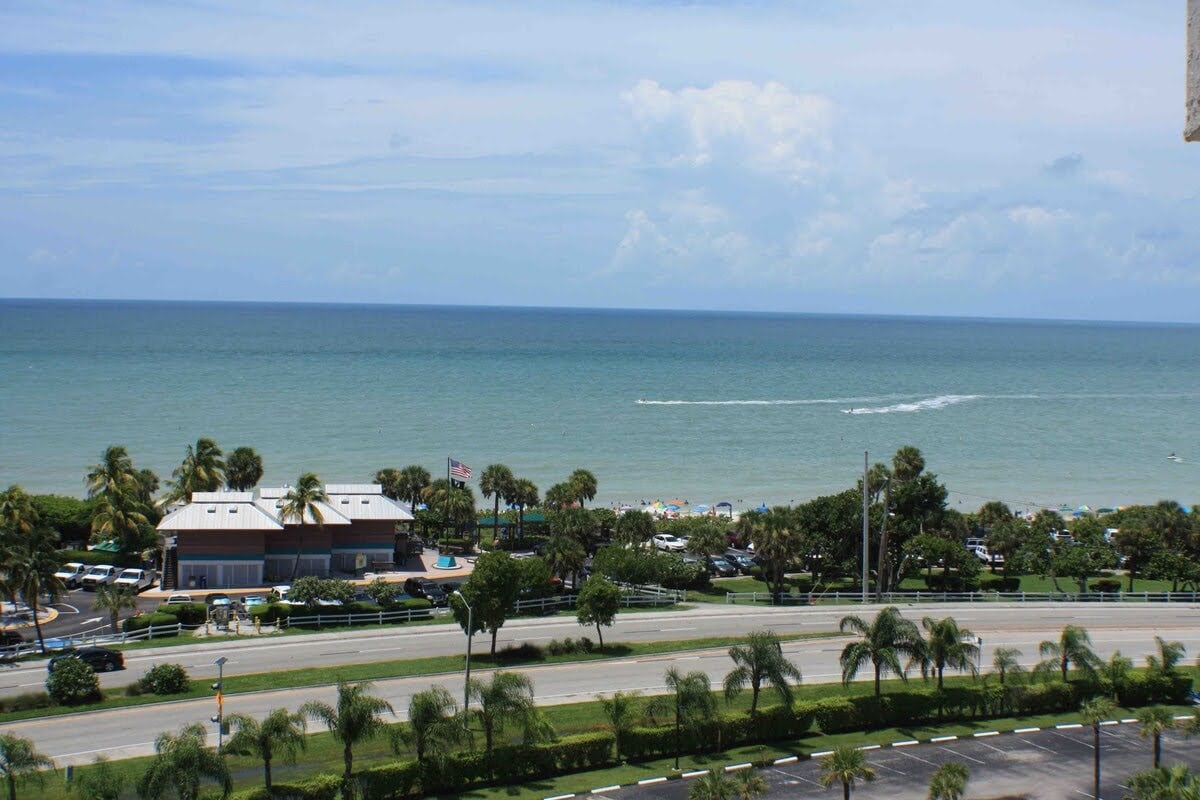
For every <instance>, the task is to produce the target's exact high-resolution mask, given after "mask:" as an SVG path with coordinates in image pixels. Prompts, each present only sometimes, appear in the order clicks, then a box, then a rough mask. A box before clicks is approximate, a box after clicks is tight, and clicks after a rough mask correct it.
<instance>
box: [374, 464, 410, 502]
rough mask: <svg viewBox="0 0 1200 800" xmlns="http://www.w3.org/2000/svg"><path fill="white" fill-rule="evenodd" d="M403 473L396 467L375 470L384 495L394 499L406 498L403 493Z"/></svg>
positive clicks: (377, 481) (376, 478)
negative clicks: (401, 484) (401, 483)
mask: <svg viewBox="0 0 1200 800" xmlns="http://www.w3.org/2000/svg"><path fill="white" fill-rule="evenodd" d="M401 480H402V478H401V473H400V470H398V469H396V468H395V467H384V468H383V469H381V470H377V471H376V472H375V482H376V483H378V484H379V486H380V488H382V489H383V496H384V497H390V498H392V499H393V500H404V499H405V498H404V496H403V495H402V494H401V487H400V482H401Z"/></svg>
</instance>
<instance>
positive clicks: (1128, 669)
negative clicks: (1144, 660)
mask: <svg viewBox="0 0 1200 800" xmlns="http://www.w3.org/2000/svg"><path fill="white" fill-rule="evenodd" d="M1151 658H1153V656H1151ZM1100 671H1101V672H1102V673H1103V675H1104V677H1105V678H1108V682H1109V683H1110V684H1112V692H1113V699H1114V700H1115V699H1117V698H1118V697H1119V696H1120V694H1121V691H1122V690H1123V689H1124V688H1125V686H1126V685H1128V683H1129V676H1130V674H1131V673H1132V672H1133V659H1132V658H1126V657H1125V656H1123V655H1121V651H1120V650H1114V651H1113V654H1112V655H1111V656H1109V657H1108V663H1107V664H1104V665H1103V666H1102V667H1101V669H1100Z"/></svg>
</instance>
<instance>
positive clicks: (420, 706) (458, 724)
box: [408, 686, 465, 766]
mask: <svg viewBox="0 0 1200 800" xmlns="http://www.w3.org/2000/svg"><path fill="white" fill-rule="evenodd" d="M408 726H409V727H408V738H409V740H410V741H411V742H412V743H413V748H414V749H415V750H416V751H417V763H418V764H419V765H421V766H425V761H426V756H428V754H429V753H430V751H431V750H432V752H434V753H435V754H438V755H441V754H444V753H446V752H447V751H448V749H449V746H450V745H453V744H458V743H459V742H460V741H462V739H463V735H464V733H465V731H464V730H463V723H462V721H460V719H459V718H458V706H457V705H456V704H455V702H454V698H453V697H451V696H450V692H449V691H447V690H446V687H445V686H432V687H430V688H429V689H426V690H425V691H423V692H417V693H416V694H414V695H413V696H412V699H411V700H410V701H409V703H408Z"/></svg>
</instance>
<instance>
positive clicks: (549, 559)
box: [542, 534, 587, 580]
mask: <svg viewBox="0 0 1200 800" xmlns="http://www.w3.org/2000/svg"><path fill="white" fill-rule="evenodd" d="M542 558H544V559H546V566H548V567H550V571H551V572H552V573H554V574H555V575H556V576H558V577H559V578H562V579H563V580H566V577H567V576H568V575H574V574H575V573H577V572H579V570H581V569H583V565H584V563H585V562H586V561H587V550H584V549H583V545H581V544H580V543H579V542H577V541H576V540H575V539H573V538H572V537H570V536H564V535H561V534H560V535H558V536H552V537H551V538H550V541H548V542H546V546H545V548H544V549H543V550H542Z"/></svg>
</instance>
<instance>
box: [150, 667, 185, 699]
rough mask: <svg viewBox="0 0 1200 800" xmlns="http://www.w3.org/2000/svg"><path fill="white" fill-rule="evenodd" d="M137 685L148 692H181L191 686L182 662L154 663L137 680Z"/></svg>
mask: <svg viewBox="0 0 1200 800" xmlns="http://www.w3.org/2000/svg"><path fill="white" fill-rule="evenodd" d="M138 686H139V687H140V688H141V689H142V691H144V692H149V693H150V694H183V693H184V692H186V691H188V690H189V689H190V688H192V682H191V681H190V680H189V679H188V674H187V670H186V669H184V668H183V665H182V664H155V665H154V666H153V667H151V668H150V669H148V670H146V674H145V675H143V676H142V677H141V679H140V680H138Z"/></svg>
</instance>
